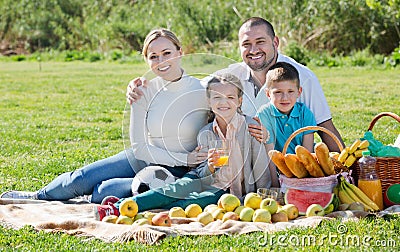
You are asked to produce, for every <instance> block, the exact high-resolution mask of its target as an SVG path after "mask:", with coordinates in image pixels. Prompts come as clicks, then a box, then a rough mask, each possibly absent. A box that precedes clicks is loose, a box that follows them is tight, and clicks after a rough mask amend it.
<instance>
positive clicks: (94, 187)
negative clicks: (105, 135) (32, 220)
mask: <svg viewBox="0 0 400 252" xmlns="http://www.w3.org/2000/svg"><path fill="white" fill-rule="evenodd" d="M146 166H147V165H146V163H145V162H144V161H141V160H137V159H136V158H135V157H134V155H133V152H132V150H131V149H127V150H124V151H121V152H120V153H118V154H116V155H114V156H111V157H108V158H105V159H102V160H99V161H96V162H94V163H91V164H89V165H86V166H84V167H82V168H81V169H78V170H76V171H73V172H66V173H63V174H61V175H60V176H58V177H57V178H55V179H54V180H53V181H52V182H50V183H49V184H48V185H46V186H45V187H43V188H42V189H40V190H39V191H38V195H37V196H38V199H40V200H69V199H72V198H75V197H78V196H83V195H92V197H91V202H92V203H100V202H101V201H102V200H103V199H104V198H105V197H106V196H109V195H113V196H116V197H118V198H123V197H130V196H132V190H131V184H132V180H133V177H134V176H135V174H136V173H138V172H139V171H140V170H142V169H143V168H144V167H146ZM168 170H169V171H170V172H171V173H172V174H173V175H174V176H177V177H182V176H183V175H184V174H185V173H186V172H187V169H185V168H183V167H169V168H168Z"/></svg>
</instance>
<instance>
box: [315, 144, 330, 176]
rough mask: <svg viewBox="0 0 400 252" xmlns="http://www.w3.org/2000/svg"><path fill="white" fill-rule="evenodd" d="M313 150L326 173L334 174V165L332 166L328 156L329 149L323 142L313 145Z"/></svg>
mask: <svg viewBox="0 0 400 252" xmlns="http://www.w3.org/2000/svg"><path fill="white" fill-rule="evenodd" d="M314 152H315V154H316V155H317V159H318V162H319V165H320V166H321V168H322V170H323V171H324V173H325V174H326V175H328V176H329V175H333V174H335V167H334V166H333V162H332V160H331V159H330V157H329V149H328V146H326V144H325V143H323V142H320V143H317V144H316V145H315V146H314Z"/></svg>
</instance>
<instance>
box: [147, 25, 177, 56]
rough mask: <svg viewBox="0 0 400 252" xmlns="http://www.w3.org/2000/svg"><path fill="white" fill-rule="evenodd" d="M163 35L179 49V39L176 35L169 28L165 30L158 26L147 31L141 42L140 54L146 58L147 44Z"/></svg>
mask: <svg viewBox="0 0 400 252" xmlns="http://www.w3.org/2000/svg"><path fill="white" fill-rule="evenodd" d="M160 37H164V38H167V39H169V40H170V41H171V42H172V43H173V44H174V45H175V46H176V49H177V50H180V49H181V42H180V41H179V39H178V37H177V36H176V35H175V34H174V33H173V32H172V31H170V30H167V29H165V28H160V29H155V30H152V31H151V32H149V34H147V36H146V38H145V40H144V43H143V50H142V54H143V57H144V58H147V50H148V48H149V45H150V43H151V42H153V41H154V40H155V39H157V38H160Z"/></svg>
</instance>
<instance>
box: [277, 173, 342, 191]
mask: <svg viewBox="0 0 400 252" xmlns="http://www.w3.org/2000/svg"><path fill="white" fill-rule="evenodd" d="M337 176H338V174H335V175H330V176H327V177H320V178H301V179H299V178H288V177H286V176H285V175H280V176H279V182H280V183H281V192H283V193H286V191H287V189H288V188H294V189H298V190H304V191H311V192H329V193H332V192H333V188H335V186H336V185H337V183H338V180H337Z"/></svg>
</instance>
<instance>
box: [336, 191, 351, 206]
mask: <svg viewBox="0 0 400 252" xmlns="http://www.w3.org/2000/svg"><path fill="white" fill-rule="evenodd" d="M339 200H340V203H342V204H351V203H353V202H354V200H353V199H352V198H350V196H349V194H348V193H347V191H346V190H344V188H340V189H339Z"/></svg>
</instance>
